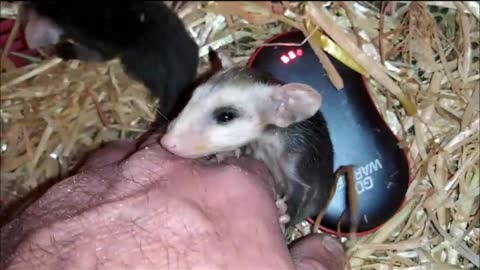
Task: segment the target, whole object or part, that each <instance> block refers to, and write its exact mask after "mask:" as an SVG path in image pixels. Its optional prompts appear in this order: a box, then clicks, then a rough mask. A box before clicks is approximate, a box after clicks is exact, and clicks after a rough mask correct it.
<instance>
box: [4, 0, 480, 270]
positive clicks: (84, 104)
mask: <svg viewBox="0 0 480 270" xmlns="http://www.w3.org/2000/svg"><path fill="white" fill-rule="evenodd" d="M167 3H168V4H169V5H171V6H172V8H174V9H175V10H176V11H177V12H178V14H179V16H180V17H181V18H182V19H183V20H184V22H185V24H186V26H187V27H188V28H189V30H190V32H191V33H192V35H193V36H194V38H195V39H196V41H197V43H198V44H199V45H200V47H201V50H200V55H201V56H202V57H203V56H205V55H206V54H207V53H208V48H209V47H211V48H213V49H219V48H222V50H223V51H225V52H227V53H229V54H230V55H231V56H232V57H233V59H234V61H235V62H237V63H239V64H244V63H246V61H247V59H248V58H249V56H250V55H251V53H252V52H253V51H254V50H255V49H256V48H257V47H258V46H261V45H262V43H263V42H264V41H265V40H266V39H268V38H269V37H271V36H273V35H276V34H279V33H281V32H283V31H286V30H291V29H299V30H302V31H303V32H304V33H306V34H308V32H309V31H308V28H306V27H305V25H306V24H305V22H307V23H310V24H311V25H314V26H315V29H314V30H318V31H321V32H324V33H326V34H327V35H328V36H329V37H330V38H331V39H332V40H333V41H334V42H336V43H337V44H339V45H341V47H342V48H343V49H344V50H345V52H346V53H347V54H348V56H349V57H351V59H353V60H354V61H356V63H358V64H359V65H360V66H362V67H364V68H366V71H367V72H368V74H367V76H368V77H369V83H370V86H371V87H370V89H369V91H370V93H371V95H372V97H373V98H374V101H375V103H376V106H377V109H378V110H379V112H380V113H381V115H382V116H383V118H384V119H385V120H386V122H387V123H388V124H389V126H390V127H391V129H392V130H393V131H394V133H395V134H396V135H397V136H398V137H399V138H400V140H401V143H400V146H401V147H404V148H406V149H407V150H408V153H409V157H410V159H411V161H412V163H411V164H412V168H411V170H412V174H413V175H414V180H413V183H412V185H411V187H410V189H409V191H408V194H407V201H406V204H405V205H404V207H403V208H402V209H401V210H400V211H399V212H398V213H397V215H396V216H395V217H394V218H392V219H391V220H390V221H389V222H388V223H387V224H385V225H384V226H383V227H382V228H381V229H380V230H378V231H377V232H375V233H373V234H371V235H368V236H364V237H360V238H350V239H343V240H344V242H345V243H346V245H347V246H348V247H349V250H348V255H349V258H350V259H349V263H348V265H347V269H409V270H413V269H415V270H417V269H418V270H421V269H479V268H478V264H479V259H478V254H479V251H480V226H479V211H478V208H479V196H478V195H479V186H480V183H479V180H480V170H479V154H480V141H479V129H480V117H479V110H480V108H479V107H480V105H479V103H480V87H479V80H480V67H479V61H480V58H479V50H480V49H479V47H480V46H479V40H480V27H479V19H480V15H479V5H478V3H475V2H410V1H399V2H383V3H382V2H309V3H305V2H303V3H299V2H293V3H290V2H281V3H279V4H272V3H271V2H186V3H182V2H167ZM1 5H2V9H1V12H2V13H1V16H2V17H4V18H15V17H16V15H17V11H16V6H15V5H12V4H11V3H6V2H2V3H1ZM310 31H311V29H310ZM13 34H14V33H13ZM309 42H310V44H311V45H312V46H317V48H314V49H316V51H319V50H318V49H319V48H318V45H317V44H314V43H312V42H311V41H310V40H309ZM2 50H3V52H8V48H2ZM321 53H322V52H319V53H318V54H319V59H320V60H321V58H322V57H321ZM36 60H38V59H32V64H31V65H28V66H25V67H22V68H14V67H12V66H11V65H8V63H6V61H8V59H7V60H5V59H4V57H2V61H4V62H2V66H3V67H9V68H7V70H6V72H4V73H2V74H1V82H2V85H1V98H0V102H1V110H0V116H1V120H2V126H1V181H2V185H1V198H2V202H1V203H2V207H4V206H6V205H8V204H10V203H11V202H14V201H15V200H17V199H19V198H21V197H22V196H24V195H25V194H27V193H28V192H29V191H31V190H32V189H33V188H35V187H37V186H39V185H41V184H42V183H45V182H48V181H50V180H52V179H61V178H62V177H64V176H65V175H66V174H68V172H69V171H70V170H71V168H73V167H74V166H75V164H76V163H77V162H78V161H79V160H80V159H82V158H83V157H84V156H85V154H86V153H88V151H90V150H92V149H95V148H96V147H98V146H99V145H100V144H102V143H104V142H108V141H113V140H118V139H122V138H127V137H132V138H135V137H138V136H140V135H141V134H142V133H143V132H144V131H145V130H146V128H147V127H148V125H149V124H150V123H151V122H152V121H153V120H154V117H155V106H156V105H155V104H156V101H155V100H154V99H153V98H152V97H151V96H150V95H149V94H148V91H146V89H145V88H144V87H143V86H142V85H140V84H139V83H136V82H134V81H132V80H130V79H129V78H128V77H127V76H126V75H125V74H124V73H123V70H122V68H121V66H120V64H119V62H118V61H111V62H108V63H93V64H92V63H89V64H87V63H82V62H78V61H68V62H64V61H61V60H60V59H57V58H50V59H44V60H39V61H36ZM322 63H323V62H322ZM207 65H208V63H207V62H206V59H204V58H203V59H202V63H201V65H200V67H199V71H200V72H201V71H203V70H204V69H205V68H206V67H207ZM324 65H328V63H324ZM332 74H333V75H332ZM334 75H335V70H330V78H331V80H332V81H333V82H334V83H335V85H338V84H341V80H342V79H341V78H336V77H335V76H334ZM340 91H341V90H340ZM298 234H300V235H301V230H299V232H298ZM297 236H298V235H297Z"/></svg>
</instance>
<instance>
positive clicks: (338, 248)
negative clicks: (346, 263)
mask: <svg viewBox="0 0 480 270" xmlns="http://www.w3.org/2000/svg"><path fill="white" fill-rule="evenodd" d="M322 242H323V245H324V246H325V248H326V249H328V251H330V252H332V253H333V254H335V255H340V254H343V253H344V249H343V246H342V244H341V243H340V241H338V240H337V239H336V238H333V237H331V236H324V238H323V241H322Z"/></svg>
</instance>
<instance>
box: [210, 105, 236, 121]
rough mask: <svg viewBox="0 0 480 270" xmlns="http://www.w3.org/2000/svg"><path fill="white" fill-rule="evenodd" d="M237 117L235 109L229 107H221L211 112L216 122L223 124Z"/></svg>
mask: <svg viewBox="0 0 480 270" xmlns="http://www.w3.org/2000/svg"><path fill="white" fill-rule="evenodd" d="M237 117H238V113H237V110H235V109H234V108H231V107H221V108H218V109H216V110H215V111H214V112H213V118H214V119H215V121H216V122H217V124H225V123H228V122H230V121H232V120H233V119H235V118H237Z"/></svg>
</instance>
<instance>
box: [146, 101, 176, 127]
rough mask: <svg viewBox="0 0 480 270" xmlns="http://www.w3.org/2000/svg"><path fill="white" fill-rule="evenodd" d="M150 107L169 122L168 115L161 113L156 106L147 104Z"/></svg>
mask: <svg viewBox="0 0 480 270" xmlns="http://www.w3.org/2000/svg"><path fill="white" fill-rule="evenodd" d="M147 105H148V106H149V107H150V108H152V109H153V110H154V111H155V112H156V113H158V114H159V115H160V116H161V117H163V118H164V119H165V120H166V121H167V122H168V123H169V124H170V122H171V121H170V119H168V117H167V116H166V115H165V114H163V113H162V112H161V111H160V109H158V107H156V106H153V105H152V104H147Z"/></svg>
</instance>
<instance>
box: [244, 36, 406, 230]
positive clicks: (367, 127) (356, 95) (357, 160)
mask: <svg viewBox="0 0 480 270" xmlns="http://www.w3.org/2000/svg"><path fill="white" fill-rule="evenodd" d="M304 39H305V36H304V35H303V34H302V33H301V32H297V31H295V32H287V33H283V34H280V35H278V36H276V37H273V38H271V39H270V40H268V41H267V42H266V43H297V44H300V43H301V42H302V41H303V40H304ZM329 58H330V59H331V61H332V63H333V64H334V65H335V67H336V69H337V71H338V72H339V74H340V76H341V77H342V78H343V81H344V85H345V87H344V88H343V89H341V90H337V89H336V88H335V87H334V86H333V85H332V83H331V82H330V80H329V78H328V77H327V75H326V72H325V70H324V68H323V66H322V65H321V63H320V62H319V60H318V57H317V56H316V54H315V53H314V51H313V50H312V48H311V47H310V44H309V43H308V42H306V43H305V44H304V45H303V46H262V47H260V48H259V49H257V51H256V52H255V53H254V54H253V56H252V58H251V59H250V62H249V66H251V67H254V68H257V69H260V70H265V71H268V72H270V73H271V74H273V75H274V76H275V77H276V78H278V79H280V80H281V81H283V82H285V83H287V82H299V83H306V84H309V85H311V86H312V87H314V88H316V89H317V90H318V91H319V92H320V93H321V94H322V97H323V100H322V107H321V111H322V112H323V114H324V116H325V119H326V121H327V123H328V125H329V129H330V134H331V137H332V142H333V145H334V149H335V161H334V162H335V170H337V169H338V168H339V167H340V166H343V165H353V166H355V169H354V170H355V177H356V189H357V194H358V209H359V215H358V217H357V218H358V221H359V224H358V225H359V227H358V232H357V233H358V234H367V233H371V232H373V231H375V230H376V229H378V228H379V227H380V226H381V225H383V224H384V223H385V222H386V221H387V220H388V219H390V218H391V217H392V216H393V215H394V214H395V213H396V212H397V210H398V209H399V208H400V207H401V206H402V204H403V201H404V198H405V194H406V191H407V188H408V185H409V183H410V171H409V162H408V158H407V155H406V153H405V151H404V150H402V149H401V148H399V146H398V140H397V137H396V136H395V135H394V134H393V132H392V131H391V130H390V128H389V127H388V125H387V124H386V123H385V122H384V120H383V119H382V117H381V115H380V114H379V112H378V111H377V109H376V107H375V105H374V103H373V101H372V99H371V97H370V95H369V93H368V90H367V88H366V83H365V80H364V78H363V76H362V75H360V74H359V73H357V72H355V71H354V70H352V69H351V68H349V67H347V66H346V65H344V64H342V63H341V62H339V61H338V60H336V59H335V58H333V57H331V56H330V55H329ZM346 194H347V190H346V182H345V179H344V177H342V179H340V180H339V183H338V185H337V191H336V194H335V196H334V198H333V200H332V202H331V204H330V206H329V208H328V209H327V212H326V215H325V217H324V219H323V222H322V224H321V229H322V230H324V231H326V232H329V233H332V234H337V225H338V223H339V221H340V217H341V216H342V214H343V213H344V211H345V210H346V211H347V212H346V213H347V214H345V215H344V217H343V218H342V221H341V226H340V233H341V234H342V235H345V234H346V235H348V231H349V227H350V223H351V221H350V218H349V217H350V215H349V207H348V203H347V196H346ZM314 218H315V217H312V219H314Z"/></svg>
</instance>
